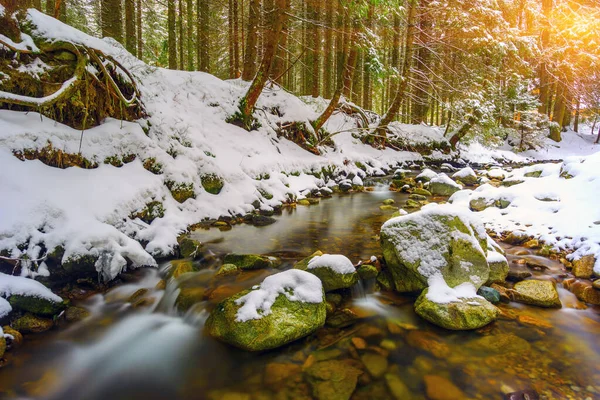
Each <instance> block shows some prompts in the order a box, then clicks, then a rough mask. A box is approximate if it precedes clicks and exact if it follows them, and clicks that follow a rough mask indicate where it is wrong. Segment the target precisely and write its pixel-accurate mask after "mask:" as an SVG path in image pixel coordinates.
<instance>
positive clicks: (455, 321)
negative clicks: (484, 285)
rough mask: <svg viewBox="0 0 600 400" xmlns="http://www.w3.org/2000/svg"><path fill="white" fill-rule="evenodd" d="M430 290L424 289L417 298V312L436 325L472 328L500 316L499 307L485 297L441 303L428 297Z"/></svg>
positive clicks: (449, 327)
mask: <svg viewBox="0 0 600 400" xmlns="http://www.w3.org/2000/svg"><path fill="white" fill-rule="evenodd" d="M429 290H430V288H427V289H425V290H423V292H422V293H421V295H420V296H419V297H418V298H417V301H416V302H415V312H416V313H417V314H418V315H419V316H421V317H422V318H424V319H426V320H427V321H429V322H431V323H432V324H434V325H437V326H440V327H442V328H446V329H450V330H472V329H479V328H481V327H483V326H486V325H487V324H489V323H491V322H493V321H495V320H496V319H497V318H498V312H499V311H498V309H497V308H496V307H495V306H494V305H493V304H491V303H490V302H488V301H487V300H485V299H482V298H479V297H473V298H465V299H460V301H453V302H450V303H445V304H440V303H435V302H433V301H431V300H429V299H428V298H427V293H428V292H429Z"/></svg>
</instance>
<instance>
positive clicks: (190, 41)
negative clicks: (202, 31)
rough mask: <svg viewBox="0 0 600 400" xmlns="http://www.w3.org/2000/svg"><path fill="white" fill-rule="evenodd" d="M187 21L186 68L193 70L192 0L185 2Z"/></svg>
mask: <svg viewBox="0 0 600 400" xmlns="http://www.w3.org/2000/svg"><path fill="white" fill-rule="evenodd" d="M186 12H187V23H186V39H187V70H188V71H193V70H194V0H187V3H186Z"/></svg>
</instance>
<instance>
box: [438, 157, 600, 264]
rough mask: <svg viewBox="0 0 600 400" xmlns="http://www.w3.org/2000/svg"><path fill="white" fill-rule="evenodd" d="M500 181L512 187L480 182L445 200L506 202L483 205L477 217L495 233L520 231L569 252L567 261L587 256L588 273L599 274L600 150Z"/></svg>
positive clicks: (528, 169)
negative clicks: (592, 259) (502, 205)
mask: <svg viewBox="0 0 600 400" xmlns="http://www.w3.org/2000/svg"><path fill="white" fill-rule="evenodd" d="M536 175H539V177H535V176H536ZM505 180H507V181H512V182H514V183H517V184H515V185H513V186H510V187H498V188H496V187H493V186H491V185H489V184H485V185H482V186H480V187H478V188H477V189H475V190H473V191H471V190H463V191H460V192H457V193H455V194H454V195H453V197H451V198H450V201H452V202H453V203H454V204H457V205H462V206H463V207H466V208H469V204H470V202H471V201H472V200H477V199H481V200H482V202H484V203H486V204H490V205H492V204H493V203H494V202H495V201H496V200H499V199H502V200H504V201H506V202H510V205H508V207H506V208H502V209H501V208H496V207H494V206H488V207H487V208H485V209H484V210H483V211H481V212H478V213H477V215H479V216H481V218H482V219H483V221H484V222H485V224H486V227H487V228H488V229H492V230H495V231H497V232H498V233H500V232H503V231H522V232H524V233H525V234H527V235H532V236H534V237H537V238H539V239H541V240H543V241H544V242H545V243H547V244H549V245H552V246H555V247H556V248H559V249H568V250H574V252H573V253H572V254H571V255H570V258H571V259H574V260H576V259H579V258H581V257H583V256H585V255H593V256H594V257H595V259H596V264H595V268H594V271H595V273H596V274H597V275H600V207H598V200H597V199H598V194H599V193H600V152H598V153H595V154H593V155H591V156H586V157H585V156H578V157H569V158H567V159H566V160H565V161H564V162H563V163H562V164H544V165H534V166H530V167H525V168H520V169H516V170H514V171H512V172H511V173H510V174H508V176H507V177H506V178H505ZM518 182H521V183H518Z"/></svg>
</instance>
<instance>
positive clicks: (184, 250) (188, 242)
mask: <svg viewBox="0 0 600 400" xmlns="http://www.w3.org/2000/svg"><path fill="white" fill-rule="evenodd" d="M202 246H203V245H202V243H200V242H199V241H197V240H194V239H190V238H188V237H184V238H183V239H181V240H180V241H179V255H180V256H181V257H182V258H199V257H200V256H202V252H201V251H200V249H201V248H202Z"/></svg>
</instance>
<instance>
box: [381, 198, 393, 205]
mask: <svg viewBox="0 0 600 400" xmlns="http://www.w3.org/2000/svg"><path fill="white" fill-rule="evenodd" d="M394 203H395V201H394V199H385V200H384V201H382V202H381V204H383V205H384V206H391V205H392V204H394Z"/></svg>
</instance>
